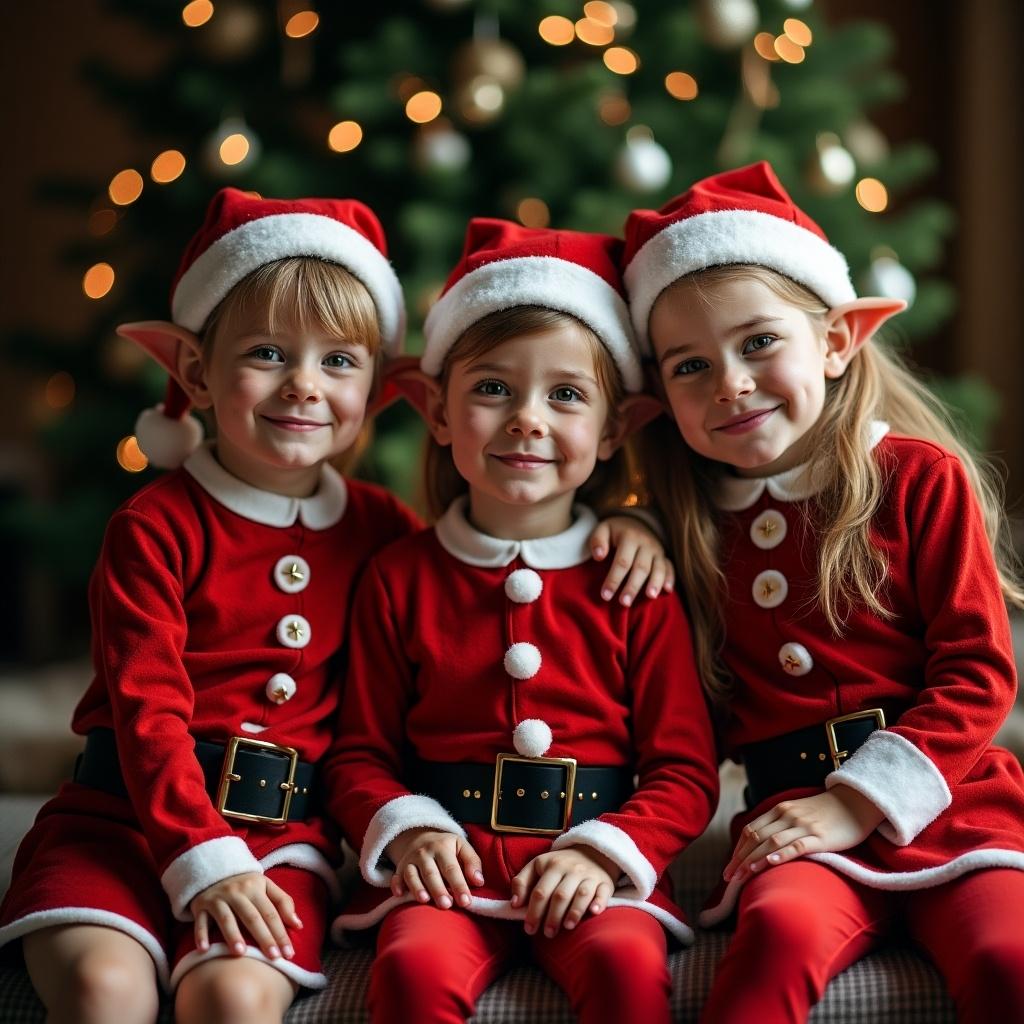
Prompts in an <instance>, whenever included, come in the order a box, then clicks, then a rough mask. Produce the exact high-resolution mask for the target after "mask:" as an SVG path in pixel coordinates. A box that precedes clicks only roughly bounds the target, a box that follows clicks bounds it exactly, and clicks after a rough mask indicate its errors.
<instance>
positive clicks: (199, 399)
mask: <svg viewBox="0 0 1024 1024" xmlns="http://www.w3.org/2000/svg"><path fill="white" fill-rule="evenodd" d="M117 333H118V334H120V335H121V337H122V338H128V339H129V340H131V341H134V342H135V343H136V344H137V345H139V346H141V347H142V348H144V349H145V350H146V351H147V352H148V353H149V354H150V355H151V356H152V357H153V358H154V359H155V360H156V361H157V362H158V363H159V364H160V365H161V366H162V367H163V368H164V369H165V370H166V371H167V372H168V373H169V374H170V379H169V380H168V382H167V395H166V397H165V398H164V401H163V402H162V403H161V404H160V405H158V406H156V408H154V409H144V410H143V411H142V412H141V413H140V414H139V418H138V419H137V420H136V421H135V437H136V440H137V441H138V442H139V447H140V448H141V449H142V451H143V452H144V453H145V455H146V457H147V458H148V459H149V461H150V463H152V465H154V466H158V467H160V468H161V469H173V468H174V467H176V466H180V465H181V463H182V462H184V461H185V459H186V458H188V456H189V455H190V454H191V453H192V452H193V451H194V450H195V449H196V448H198V447H199V445H200V444H201V443H202V440H203V428H202V424H201V423H200V422H199V421H198V420H197V419H196V418H195V417H194V416H190V415H189V408H190V407H191V406H192V405H194V404H199V405H200V407H205V406H207V405H209V401H208V399H206V400H204V397H205V388H204V387H203V386H202V385H201V383H197V380H198V378H197V373H196V371H197V369H198V368H200V367H201V365H202V360H201V355H200V345H199V339H198V338H197V337H196V336H195V334H193V333H192V332H191V331H190V330H188V329H187V328H184V327H179V326H178V325H177V324H172V323H170V322H168V321H166V320H143V321H140V322H138V323H131V324H121V326H120V327H118V328H117Z"/></svg>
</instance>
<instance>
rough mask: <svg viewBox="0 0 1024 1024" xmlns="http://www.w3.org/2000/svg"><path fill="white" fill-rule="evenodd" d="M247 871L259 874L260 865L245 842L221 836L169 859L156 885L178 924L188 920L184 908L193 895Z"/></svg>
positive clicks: (189, 917) (189, 912)
mask: <svg viewBox="0 0 1024 1024" xmlns="http://www.w3.org/2000/svg"><path fill="white" fill-rule="evenodd" d="M249 871H254V872H256V874H258V875H262V874H263V868H261V867H260V862H259V861H258V860H257V859H256V858H255V857H254V856H253V855H252V851H251V850H250V849H249V847H248V846H246V844H245V840H244V839H240V838H239V837H238V836H221V837H220V838H219V839H208V840H207V841H206V842H205V843H200V844H199V845H198V846H193V847H192V848H191V849H190V850H186V851H185V852H184V853H183V854H181V856H179V857H176V858H175V859H174V860H172V861H171V863H170V864H169V865H168V866H167V870H166V871H164V873H163V875H161V876H160V882H161V884H162V885H163V887H164V891H165V892H166V893H167V895H168V896H169V897H170V900H171V909H172V911H173V912H174V916H175V917H176V918H177V919H178V920H179V921H191V920H192V913H191V911H190V910H189V909H188V905H189V904H190V903H191V902H192V900H193V898H194V897H195V896H196V895H198V894H199V893H201V892H202V891H203V890H204V889H207V888H209V887H210V886H211V885H213V884H214V883H215V882H221V881H223V880H224V879H225V878H230V877H231V876H232V875H244V874H246V873H247V872H249Z"/></svg>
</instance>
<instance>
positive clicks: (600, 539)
mask: <svg viewBox="0 0 1024 1024" xmlns="http://www.w3.org/2000/svg"><path fill="white" fill-rule="evenodd" d="M611 537H612V530H611V527H610V526H609V525H608V523H607V522H606V521H605V522H600V523H598V524H597V526H596V527H594V532H593V533H592V534H591V535H590V541H589V543H590V555H591V557H592V558H593V559H594V561H595V562H600V561H601V560H602V559H603V558H604V557H605V555H607V554H608V548H609V546H610V545H611Z"/></svg>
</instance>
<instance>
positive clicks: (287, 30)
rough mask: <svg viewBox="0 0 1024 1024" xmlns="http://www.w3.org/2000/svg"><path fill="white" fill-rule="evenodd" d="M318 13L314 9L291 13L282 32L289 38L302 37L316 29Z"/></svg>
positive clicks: (318, 21) (318, 18) (318, 20)
mask: <svg viewBox="0 0 1024 1024" xmlns="http://www.w3.org/2000/svg"><path fill="white" fill-rule="evenodd" d="M319 24H320V15H318V14H317V13H316V11H299V12H298V13H296V14H293V15H292V16H291V17H290V18H289V19H288V21H287V22H286V23H285V26H284V34H285V35H286V36H288V38H289V39H302V38H303V37H304V36H308V35H310V34H312V33H313V32H315V31H316V30H317V26H319Z"/></svg>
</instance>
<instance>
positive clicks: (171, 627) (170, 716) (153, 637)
mask: <svg viewBox="0 0 1024 1024" xmlns="http://www.w3.org/2000/svg"><path fill="white" fill-rule="evenodd" d="M181 548H182V544H181V542H180V540H179V539H178V538H176V537H174V536H173V535H172V534H171V532H170V531H169V530H167V529H166V528H162V527H161V526H160V525H158V524H157V523H155V522H153V521H152V520H150V519H148V518H147V517H145V516H143V515H142V514H140V513H139V512H136V511H134V510H130V509H129V510H122V511H120V512H118V513H117V514H115V516H114V518H113V519H112V520H111V522H110V525H109V527H108V529H107V533H106V537H105V539H104V544H103V550H102V553H101V555H100V561H99V565H98V566H97V569H96V574H97V576H96V582H95V586H94V588H93V619H94V622H93V628H94V644H95V647H96V650H95V657H96V661H97V665H98V667H99V669H100V671H101V672H102V673H103V675H104V677H105V679H106V681H107V689H108V692H109V698H110V703H111V710H112V715H113V724H114V732H115V734H116V737H117V749H118V755H119V757H120V760H121V765H122V768H123V774H124V781H125V785H126V787H127V789H128V794H129V797H130V799H131V802H132V806H133V807H134V809H135V813H136V815H137V818H138V821H139V824H140V826H141V828H142V831H143V833H144V835H145V836H146V840H147V842H148V843H149V846H150V849H151V851H152V853H153V858H154V860H155V861H156V863H157V866H158V868H159V870H160V872H161V876H162V882H163V884H164V888H165V889H166V890H167V892H168V895H169V897H170V898H171V901H172V906H173V909H174V912H175V914H176V916H178V917H181V918H185V917H187V907H188V904H189V902H190V901H191V899H192V897H193V896H195V895H196V893H197V892H199V891H201V889H204V888H206V887H207V886H209V885H212V884H213V883H214V882H216V881H220V880H221V879H223V878H226V877H229V876H230V875H234V874H239V873H241V872H243V871H259V870H260V868H259V864H258V862H257V861H256V860H255V858H254V857H253V855H252V854H251V853H250V851H249V849H248V847H247V846H246V844H245V842H244V841H243V840H242V839H240V838H239V837H237V836H235V835H234V833H233V831H232V829H231V828H230V827H229V826H228V824H227V823H226V822H225V820H224V819H223V818H222V817H221V815H220V814H218V813H217V811H216V810H215V809H214V807H213V804H212V802H211V800H210V798H209V796H208V795H207V793H206V786H205V781H204V778H203V773H202V770H201V768H200V767H199V763H198V762H197V760H196V758H195V756H194V753H193V751H194V741H193V738H192V736H191V735H190V733H189V723H190V721H191V717H192V710H193V689H192V683H191V680H190V679H189V677H188V674H187V673H186V672H185V668H184V665H183V663H182V652H183V651H184V648H185V643H186V638H187V635H188V623H187V622H186V619H185V610H184V606H183V601H184V593H183V582H182V580H183V573H182V550H181Z"/></svg>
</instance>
